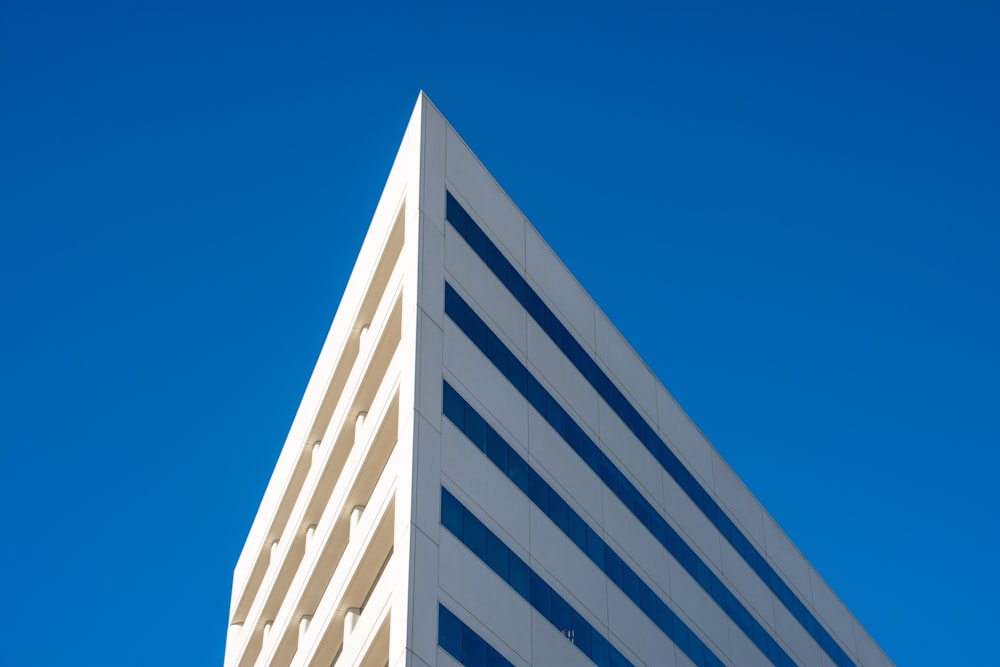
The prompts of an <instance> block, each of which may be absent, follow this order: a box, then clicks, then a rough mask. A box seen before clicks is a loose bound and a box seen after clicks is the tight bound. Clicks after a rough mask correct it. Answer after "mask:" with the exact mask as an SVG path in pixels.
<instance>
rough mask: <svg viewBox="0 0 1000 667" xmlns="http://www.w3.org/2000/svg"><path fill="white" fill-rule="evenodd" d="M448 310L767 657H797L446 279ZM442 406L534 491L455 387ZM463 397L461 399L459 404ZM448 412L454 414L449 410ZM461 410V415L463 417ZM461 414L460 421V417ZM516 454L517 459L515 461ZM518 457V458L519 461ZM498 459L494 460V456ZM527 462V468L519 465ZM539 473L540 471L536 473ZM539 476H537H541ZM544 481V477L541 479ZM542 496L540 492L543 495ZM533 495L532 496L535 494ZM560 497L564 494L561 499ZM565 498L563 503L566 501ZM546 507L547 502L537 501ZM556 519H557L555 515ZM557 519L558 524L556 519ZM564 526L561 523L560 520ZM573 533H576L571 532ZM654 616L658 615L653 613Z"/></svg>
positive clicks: (787, 663)
mask: <svg viewBox="0 0 1000 667" xmlns="http://www.w3.org/2000/svg"><path fill="white" fill-rule="evenodd" d="M445 313H446V314H447V315H448V316H449V317H450V318H451V319H452V320H453V321H454V322H455V323H456V324H457V325H458V326H459V328H461V329H462V330H463V331H464V332H465V333H466V335H468V336H469V338H470V339H471V340H472V342H473V343H475V345H476V346H477V347H479V349H480V350H482V351H483V352H484V353H485V354H486V356H487V357H488V358H489V359H490V361H492V362H493V364H494V365H495V366H496V367H497V368H498V369H499V370H500V372H502V373H504V374H505V375H506V376H507V378H508V379H509V380H510V381H511V383H513V384H514V386H515V387H516V388H517V389H518V391H520V392H521V394H522V395H523V396H525V397H526V398H527V399H528V402H529V403H531V405H532V406H533V407H534V408H535V409H536V410H537V411H538V413H539V414H540V415H541V416H542V417H544V418H545V420H546V421H547V422H548V423H549V424H550V425H551V426H552V428H553V429H555V431H556V432H557V433H559V435H560V436H561V437H562V438H563V440H565V441H566V443H567V444H568V445H569V446H570V448H572V449H573V451H574V452H576V454H577V455H578V456H579V457H580V458H581V459H582V460H583V461H584V462H585V463H586V464H587V466H588V467H589V468H590V469H591V470H592V471H593V472H594V474H596V475H597V476H599V477H600V478H601V480H602V481H603V482H604V483H605V484H606V485H607V487H608V488H609V489H610V490H611V491H612V492H613V493H614V494H615V496H616V497H617V498H618V499H619V500H621V501H622V503H623V504H624V505H625V506H626V507H627V508H628V509H629V511H630V512H631V513H632V514H633V515H634V516H635V517H636V519H638V520H639V522H640V523H641V524H642V525H643V526H644V527H645V528H646V530H648V531H649V532H650V534H652V535H653V537H654V538H656V540H657V541H658V542H659V543H660V544H662V545H663V547H664V548H666V550H667V551H668V552H670V554H671V555H672V556H673V557H674V558H675V559H676V560H677V562H678V563H680V564H681V566H682V567H683V568H684V569H685V570H686V571H687V572H688V574H690V575H691V577H692V578H693V579H694V580H695V581H696V582H698V585H699V586H701V587H702V589H704V591H705V592H706V593H708V595H709V596H710V597H711V598H712V599H713V600H715V602H716V604H718V605H719V607H720V608H721V609H722V610H723V611H725V613H726V615H727V616H729V618H730V619H732V621H733V622H734V623H735V624H736V625H737V626H738V627H739V628H740V629H741V630H742V631H743V632H744V634H746V636H747V637H749V638H750V640H751V641H752V642H753V643H754V645H756V646H757V648H759V649H760V650H761V653H763V654H764V655H765V656H767V658H768V660H770V661H771V662H772V663H773V664H774V665H777V666H778V667H792V666H793V665H794V664H795V663H794V661H793V660H792V659H791V657H789V655H788V654H787V653H786V652H785V651H784V650H783V649H782V648H781V646H780V645H779V644H778V643H777V642H776V641H775V640H774V638H773V637H772V636H771V635H770V634H769V633H768V632H767V630H765V629H764V627H763V626H762V625H761V624H760V623H759V622H758V621H757V619H756V618H754V617H753V615H752V614H751V613H750V611H749V610H748V609H747V608H746V607H745V606H744V605H743V604H742V603H741V602H740V601H739V599H737V597H736V596H735V595H733V593H732V592H731V591H730V590H729V589H728V588H726V586H725V584H723V583H722V580H721V579H719V577H718V576H716V575H715V573H714V572H712V570H711V569H710V568H709V567H708V565H706V564H705V562H704V561H703V560H702V559H701V558H700V557H698V555H697V554H696V553H695V552H694V550H693V549H692V548H691V547H690V546H688V544H687V543H686V542H685V541H684V539H683V538H682V537H681V536H680V535H679V534H678V533H677V531H676V530H674V529H673V528H672V527H671V526H670V524H668V523H667V521H666V519H664V517H663V516H662V515H661V514H660V513H659V512H658V511H657V510H656V508H654V507H653V506H652V505H651V504H650V502H649V501H648V500H646V498H645V497H644V496H643V495H642V493H641V492H640V491H639V490H638V489H637V488H636V487H635V485H634V484H632V482H630V481H629V480H628V478H627V477H626V476H625V475H624V474H623V473H622V471H621V470H619V469H618V468H617V466H615V464H614V463H613V462H612V461H611V459H609V458H608V457H607V455H606V454H604V452H602V451H601V449H600V447H598V446H597V444H596V443H595V442H594V441H593V440H591V439H590V437H589V436H588V435H587V434H586V433H585V432H584V431H583V429H582V428H581V427H580V426H579V424H577V423H576V421H575V420H574V419H573V418H572V417H571V416H570V415H569V414H568V413H567V412H566V410H564V409H563V407H562V406H561V405H559V403H558V401H556V399H555V398H554V397H553V396H552V394H550V393H549V392H548V391H546V390H545V388H544V387H542V385H541V384H540V383H539V382H538V380H536V379H535V377H534V376H533V375H532V374H531V373H529V372H528V370H527V369H526V368H525V367H524V364H522V363H521V362H520V361H519V360H518V359H517V357H516V356H515V355H514V353H512V352H511V351H510V350H509V349H508V348H507V347H506V346H505V345H504V344H503V343H502V342H501V341H500V339H499V338H497V336H496V334H494V333H493V332H492V331H490V329H489V327H488V326H487V325H486V323H485V322H483V320H482V319H481V318H480V317H479V316H478V315H477V314H476V313H475V312H474V311H473V310H472V308H471V307H469V305H468V304H467V303H466V302H465V301H464V300H463V299H462V297H461V296H459V295H458V293H457V292H455V290H454V289H453V288H452V287H451V285H449V284H447V283H446V284H445ZM444 399H445V403H444V409H445V413H446V414H448V416H449V419H452V421H454V422H455V424H456V425H457V426H458V427H459V428H460V429H462V430H463V432H465V433H466V434H467V435H468V437H469V439H470V440H472V442H474V443H476V445H477V446H479V447H480V449H483V451H485V452H486V454H487V456H489V457H490V458H491V459H492V458H493V456H494V453H496V455H497V456H500V457H502V456H504V455H506V456H507V457H508V461H507V465H508V467H509V471H508V470H507V469H504V465H503V461H502V459H501V461H500V462H497V465H498V466H500V469H501V470H504V472H505V473H508V476H509V477H510V478H511V480H513V481H514V483H515V484H517V485H518V486H519V487H520V488H521V489H522V490H523V491H524V492H525V493H528V494H529V495H531V494H530V491H531V483H530V482H531V479H530V476H531V474H532V473H533V471H531V470H530V468H528V467H527V464H525V463H524V462H523V460H522V459H521V458H520V457H519V456H517V454H516V453H514V452H513V450H511V451H510V453H509V454H506V453H504V452H503V451H502V450H503V448H506V447H507V445H506V443H504V442H503V440H502V439H501V438H500V436H499V435H497V434H496V432H495V431H493V429H492V428H490V427H489V425H487V424H486V422H485V421H483V419H482V418H481V417H480V416H479V415H478V414H476V412H475V411H474V410H473V409H472V408H471V406H468V404H466V403H465V402H464V401H462V399H461V397H459V396H458V395H457V393H455V392H454V391H452V392H451V394H449V392H448V391H447V389H446V390H445V394H444ZM457 401H462V404H463V405H458V404H457ZM449 413H450V414H449ZM459 415H461V417H459ZM456 419H461V420H462V421H456ZM511 455H513V456H515V457H516V458H517V461H514V462H513V463H512V462H511V459H510V456H511ZM518 461H519V462H518ZM495 462H496V461H495ZM522 466H523V468H524V469H523V470H522V469H521V468H522ZM535 477H537V475H535ZM540 479H541V478H539V480H540ZM543 483H544V482H543ZM539 498H540V499H541V497H540V496H539ZM533 499H534V498H533ZM560 501H561V499H560ZM563 504H565V503H563ZM539 505H540V506H542V508H543V509H545V507H544V506H543V505H541V503H539ZM554 520H555V519H554ZM556 523H557V525H558V524H559V522H558V521H556ZM560 527H562V526H560ZM571 539H572V536H571ZM651 618H653V619H654V621H655V619H656V617H655V616H653V617H651Z"/></svg>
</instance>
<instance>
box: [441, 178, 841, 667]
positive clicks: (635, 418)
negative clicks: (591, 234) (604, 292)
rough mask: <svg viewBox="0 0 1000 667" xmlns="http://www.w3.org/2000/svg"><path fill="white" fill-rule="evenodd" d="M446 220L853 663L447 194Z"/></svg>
mask: <svg viewBox="0 0 1000 667" xmlns="http://www.w3.org/2000/svg"><path fill="white" fill-rule="evenodd" d="M447 218H448V222H449V223H450V224H451V225H452V227H454V228H455V230H456V231H458V233H459V234H461V235H462V237H463V238H465V240H466V242H468V244H469V246H470V247H471V248H472V249H473V251H475V253H476V254H477V255H479V257H480V259H482V260H483V261H484V262H485V263H486V265H487V266H488V267H489V269H490V270H491V271H492V272H493V274H494V275H495V276H496V277H497V278H498V279H499V280H500V282H501V283H503V284H504V286H505V287H506V288H507V290H508V291H509V292H510V293H511V295H512V296H513V297H514V298H515V299H516V300H517V301H518V303H520V304H521V305H522V306H523V307H524V309H525V310H526V311H527V313H528V314H529V315H530V316H531V318H532V319H534V320H535V322H536V323H538V325H539V326H540V327H541V328H542V330H543V331H545V333H546V334H547V335H548V336H549V338H551V339H552V342H554V343H555V344H556V345H557V346H558V347H559V349H560V350H562V352H563V354H565V355H566V358H567V359H569V361H570V363H572V364H573V365H574V366H575V367H576V368H577V370H579V371H580V373H581V374H582V375H583V377H584V378H586V380H587V382H589V383H590V385H591V386H592V387H593V388H594V389H595V390H596V391H597V393H598V394H600V396H601V397H602V398H603V399H604V400H605V402H607V404H608V405H609V406H610V407H611V409H612V410H614V411H615V413H616V414H617V415H618V416H619V417H620V418H621V420H622V421H623V422H624V423H625V425H626V426H628V428H629V430H631V431H632V433H633V434H634V435H635V436H636V438H638V439H639V442H641V443H642V444H643V446H644V447H646V449H647V450H649V452H650V453H651V454H652V455H653V456H654V457H655V458H656V459H657V461H659V462H660V465H661V466H663V468H664V470H666V471H667V473H668V474H669V475H670V476H671V477H672V478H673V479H674V480H675V481H676V482H677V484H678V485H679V486H680V487H681V488H682V489H684V492H685V493H687V495H688V496H689V497H690V498H691V500H692V501H693V502H694V503H695V505H697V506H698V508H699V509H701V511H702V512H704V514H705V516H706V517H708V519H709V521H711V522H712V524H713V525H714V526H715V527H716V529H718V530H719V532H720V533H722V535H723V537H725V539H726V541H728V542H729V543H730V544H731V545H732V546H733V548H734V549H735V550H736V551H737V552H738V553H739V554H740V556H742V558H743V559H744V560H745V561H746V562H747V564H748V565H749V566H750V567H751V569H753V571H754V572H755V573H756V574H757V575H758V576H759V577H760V578H761V580H762V581H763V582H764V583H765V584H766V585H767V587H768V588H770V589H771V591H772V592H773V593H774V594H775V596H776V597H777V598H778V599H779V600H780V601H781V603H782V604H784V605H785V607H786V608H787V609H788V610H789V611H790V612H791V613H792V615H793V616H794V617H795V618H796V619H798V621H799V622H800V623H801V624H802V626H803V627H804V628H805V629H806V631H807V632H809V634H810V635H811V636H812V637H813V639H815V640H816V642H817V643H818V644H819V645H820V647H822V649H823V650H824V651H825V652H826V654H827V655H829V656H830V658H831V659H832V660H833V661H834V663H836V664H837V665H838V666H839V667H855V665H854V663H853V662H852V661H851V659H850V658H849V657H848V656H847V654H846V653H844V651H843V649H841V648H840V645H838V644H837V642H836V641H835V640H834V639H833V637H831V636H830V634H829V633H828V632H827V631H826V629H825V628H824V627H823V626H822V625H820V623H819V621H818V620H817V619H816V617H815V616H813V614H812V613H811V612H810V611H809V610H808V609H807V608H806V606H805V605H804V604H803V603H802V601H801V600H799V598H798V597H797V596H796V595H795V593H794V592H793V591H792V589H791V588H789V586H788V585H787V584H786V583H785V582H784V580H783V579H781V577H780V576H779V575H778V573H777V572H775V570H774V568H772V567H771V566H770V565H769V564H768V563H767V561H766V560H764V557H763V556H762V555H761V554H760V552H759V551H757V548H756V547H754V546H753V544H752V543H751V542H750V540H749V539H747V537H746V536H745V535H744V534H743V533H742V532H741V531H740V529H739V528H738V527H737V526H736V524H735V523H733V521H732V519H730V518H729V516H728V515H726V513H725V511H724V510H723V509H722V508H721V507H720V506H719V504H718V503H717V502H715V500H714V499H713V498H712V496H711V495H710V494H709V493H708V492H707V491H706V490H705V488H704V487H702V485H701V484H700V483H699V482H698V480H697V479H695V477H694V475H692V474H691V472H690V471H688V469H687V468H686V467H685V466H684V464H683V463H682V462H681V460H680V459H679V458H677V456H676V455H675V454H674V453H673V452H672V451H671V450H670V448H669V447H667V445H666V443H664V442H663V440H662V439H660V437H659V436H658V435H657V434H656V432H655V431H654V430H653V428H652V427H651V426H650V425H649V424H647V423H646V420H645V419H644V418H643V417H642V415H641V414H639V411H638V410H636V409H635V407H633V406H632V404H631V403H630V402H629V400H628V398H626V397H625V395H624V394H623V393H622V392H621V391H620V390H619V389H618V387H616V386H615V384H614V383H613V382H612V381H611V378H609V377H608V376H607V374H606V373H604V371H602V370H601V368H600V367H599V366H598V365H597V362H596V361H594V359H593V358H592V357H591V356H590V355H589V354H587V352H586V350H584V349H583V346H581V345H580V343H579V342H577V340H576V338H575V337H574V336H573V334H572V333H570V331H569V329H567V328H566V327H565V326H564V325H563V324H562V322H561V321H560V320H559V318H558V317H557V316H556V315H555V313H553V312H552V310H551V309H550V308H549V307H548V306H546V305H545V303H544V302H543V301H542V299H541V297H540V296H539V295H538V293H537V292H535V291H534V290H533V289H532V288H531V286H530V285H528V283H527V281H526V280H525V279H524V277H523V276H522V275H521V274H520V272H519V271H518V270H517V269H516V268H515V267H514V265H512V264H511V263H510V262H509V261H508V260H507V258H506V257H504V256H503V253H502V251H501V250H500V249H499V248H497V246H496V245H495V244H494V243H493V242H492V241H490V239H489V238H488V237H487V236H486V234H485V233H484V232H483V230H482V229H481V228H480V227H479V225H478V224H476V222H475V221H474V220H473V219H472V216H470V215H469V214H468V213H467V212H466V211H465V209H464V208H462V205H461V204H459V203H458V201H457V200H456V199H455V198H454V197H453V196H452V195H451V193H450V192H449V193H447Z"/></svg>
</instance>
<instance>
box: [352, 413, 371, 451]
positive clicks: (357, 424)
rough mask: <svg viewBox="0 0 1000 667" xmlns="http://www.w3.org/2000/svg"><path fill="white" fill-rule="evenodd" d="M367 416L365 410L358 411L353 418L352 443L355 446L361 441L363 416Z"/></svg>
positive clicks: (363, 424)
mask: <svg viewBox="0 0 1000 667" xmlns="http://www.w3.org/2000/svg"><path fill="white" fill-rule="evenodd" d="M367 416H368V413H367V412H366V411H361V412H359V413H358V417H357V419H355V420H354V444H355V446H356V445H358V443H360V442H361V433H362V431H363V430H364V428H365V417H367Z"/></svg>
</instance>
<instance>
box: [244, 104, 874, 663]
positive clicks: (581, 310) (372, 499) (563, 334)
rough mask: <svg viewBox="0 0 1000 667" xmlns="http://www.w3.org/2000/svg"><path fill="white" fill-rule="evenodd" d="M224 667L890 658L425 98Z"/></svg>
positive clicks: (262, 542)
mask: <svg viewBox="0 0 1000 667" xmlns="http://www.w3.org/2000/svg"><path fill="white" fill-rule="evenodd" d="M230 623H231V625H230V630H229V635H228V638H227V645H226V659H225V663H226V667H251V666H252V665H257V666H264V665H280V666H282V667H285V666H287V665H295V666H304V665H318V666H321V667H328V666H330V665H337V666H338V667H347V666H349V665H366V666H367V665H371V666H372V667H383V666H384V665H391V666H393V667H395V666H397V665H456V664H463V665H470V666H471V665H507V664H512V665H544V666H550V665H586V664H597V665H602V666H604V665H627V664H632V665H690V664H696V665H739V666H740V667H743V666H747V665H768V664H773V665H777V666H779V667H783V666H785V665H798V666H800V667H805V666H809V667H812V666H814V665H819V666H828V665H830V666H842V667H878V666H882V665H890V664H891V662H890V661H889V660H888V658H887V657H886V656H885V655H884V654H883V653H882V651H881V650H880V649H879V647H878V646H877V645H876V644H875V643H874V642H873V641H872V639H871V637H869V635H868V633H867V632H865V630H864V629H863V628H862V627H861V626H860V625H859V624H858V622H857V621H856V620H855V619H854V617H853V616H852V615H851V613H850V612H849V611H848V610H847V609H846V608H845V607H844V605H843V604H842V603H841V602H840V600H839V599H838V598H837V597H836V595H835V594H834V593H833V592H832V591H831V590H830V588H829V587H828V586H827V585H826V583H824V582H823V580H822V579H821V578H820V576H819V575H818V574H817V573H816V572H815V570H813V568H812V567H811V566H810V565H809V563H808V562H806V560H805V559H804V558H803V557H802V555H801V554H800V553H799V552H798V550H797V549H796V548H795V547H794V546H793V545H792V544H791V542H789V540H788V538H787V537H786V536H785V534H784V533H783V532H782V531H781V529H780V528H778V526H777V525H776V524H775V523H774V521H773V520H772V519H771V517H770V516H769V515H768V514H767V512H765V511H764V510H763V508H761V506H760V504H759V503H758V502H757V500H756V499H755V498H754V497H753V495H752V494H751V493H750V492H749V491H748V490H747V489H746V487H745V486H744V485H743V483H742V482H741V481H740V480H739V479H738V478H737V477H736V475H735V474H734V473H733V472H732V470H730V468H729V466H728V465H726V463H725V462H724V461H723V460H722V459H721V458H720V457H719V455H718V453H717V452H716V451H715V449H714V448H713V447H712V446H711V445H710V444H709V443H708V442H707V441H706V440H705V438H704V436H702V434H701V433H700V432H699V431H698V429H697V427H696V426H695V425H694V424H693V423H692V422H691V421H690V420H689V419H688V417H687V416H686V415H685V414H684V412H683V411H682V410H681V408H680V407H679V406H678V405H677V403H676V402H675V401H674V400H673V398H671V396H670V394H669V393H667V390H666V389H664V388H663V387H662V386H661V385H660V383H659V382H658V381H657V379H656V378H655V377H654V376H653V375H652V374H651V373H650V371H649V369H648V368H647V367H646V366H645V364H643V362H642V360H641V359H639V357H638V356H637V355H636V354H635V352H633V350H632V348H631V347H629V345H628V344H627V343H626V342H625V340H624V339H623V338H622V337H621V335H620V334H619V333H618V331H617V330H616V329H615V327H614V326H613V325H612V324H611V322H609V321H608V319H607V318H606V317H605V316H604V314H603V313H602V312H601V311H600V309H598V308H597V306H596V305H595V304H594V302H593V301H592V300H591V299H590V297H589V296H588V295H587V293H586V292H585V291H584V290H583V288H582V287H580V285H579V284H578V283H577V282H576V280H575V279H574V278H573V276H572V275H571V274H570V273H569V271H567V270H566V267H565V266H563V264H562V263H561V262H560V261H559V259H558V258H557V257H556V255H555V254H554V253H553V252H552V250H551V249H550V248H549V247H548V246H547V245H546V244H545V242H544V241H543V240H542V239H541V237H540V236H539V235H538V233H537V232H536V231H535V228H534V227H532V226H531V224H529V223H528V221H527V220H526V219H525V218H524V216H523V215H522V214H521V213H520V212H519V211H518V209H517V207H516V206H515V205H514V204H513V202H511V201H510V199H509V198H508V197H507V196H506V195H505V194H504V192H503V190H502V189H501V188H500V187H499V186H498V185H497V184H496V183H495V182H494V180H493V179H492V178H491V177H490V175H489V173H487V171H486V169H485V168H483V166H482V164H480V163H479V161H478V160H477V159H476V157H475V156H474V155H473V154H472V152H471V151H470V150H469V149H468V147H467V146H466V145H465V143H463V141H462V140H461V138H459V136H458V135H457V134H456V133H455V131H454V130H453V129H452V128H451V127H450V126H449V125H448V123H447V122H446V121H445V120H444V118H443V117H442V116H441V114H440V113H439V112H438V111H437V109H435V108H434V106H433V105H432V104H431V103H430V102H429V101H428V100H427V98H426V97H424V96H423V95H421V96H420V98H419V100H418V102H417V106H416V109H415V110H414V112H413V116H412V118H411V120H410V123H409V126H408V128H407V130H406V134H405V136H404V138H403V142H402V145H401V146H400V148H399V153H398V155H397V156H396V160H395V163H394V164H393V167H392V172H391V174H390V175H389V180H388V182H387V183H386V186H385V190H384V192H383V194H382V197H381V199H380V201H379V204H378V208H377V209H376V212H375V215H374V218H373V220H372V222H371V227H370V228H369V230H368V234H367V236H366V238H365V241H364V245H363V246H362V248H361V254H360V255H359V257H358V260H357V264H356V265H355V267H354V271H353V273H352V274H351V278H350V281H349V282H348V284H347V288H346V290H345V293H344V297H343V300H342V301H341V304H340V307H339V308H338V309H337V313H336V316H335V318H334V320H333V324H332V326H331V328H330V332H329V335H328V336H327V339H326V343H325V344H324V346H323V350H322V352H321V353H320V357H319V360H318V362H317V363H316V368H315V370H314V371H313V374H312V378H311V379H310V381H309V385H308V387H307V388H306V392H305V396H304V397H303V399H302V403H301V405H300V407H299V410H298V413H297V414H296V416H295V420H294V423H293V425H292V428H291V432H290V433H289V435H288V439H287V441H286V442H285V445H284V448H283V450H282V452H281V455H280V458H279V459H278V463H277V466H276V467H275V470H274V474H273V476H272V478H271V481H270V483H269V484H268V487H267V491H266V492H265V494H264V498H263V500H262V502H261V505H260V509H259V511H258V513H257V517H256V519H255V520H254V522H253V526H252V527H251V529H250V534H249V536H248V538H247V541H246V545H245V546H244V548H243V552H242V554H241V556H240V559H239V562H238V564H237V566H236V570H235V573H234V576H233V596H232V605H231V611H230Z"/></svg>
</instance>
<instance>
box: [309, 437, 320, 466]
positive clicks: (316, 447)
mask: <svg viewBox="0 0 1000 667" xmlns="http://www.w3.org/2000/svg"><path fill="white" fill-rule="evenodd" d="M322 444H323V441H322V440H317V441H316V442H314V443H313V445H312V460H311V461H310V462H309V465H310V466H314V465H316V461H318V460H319V454H320V448H319V446H320V445H322Z"/></svg>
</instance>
